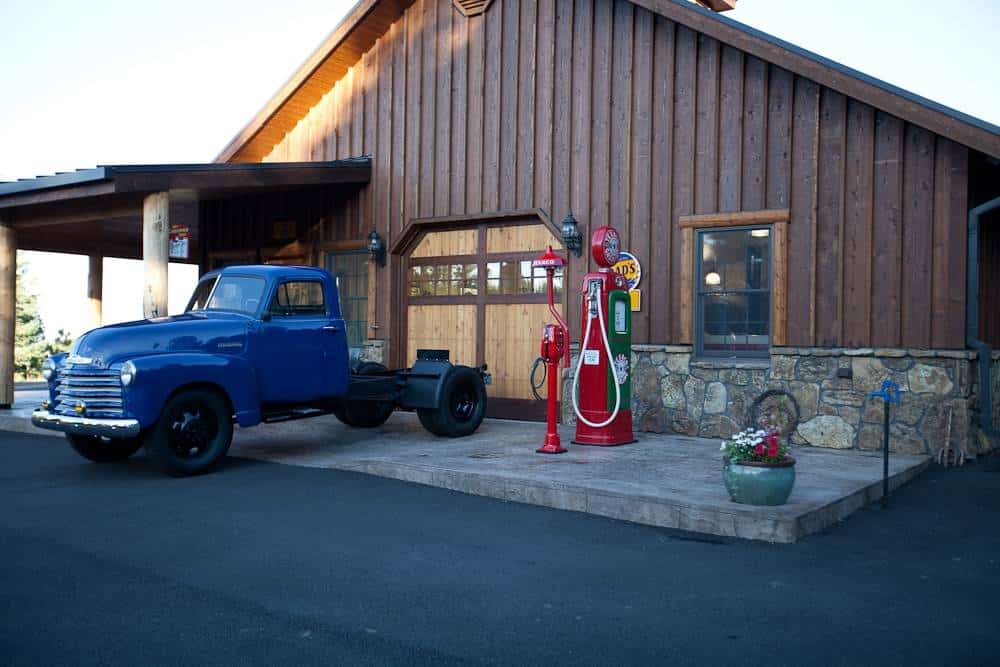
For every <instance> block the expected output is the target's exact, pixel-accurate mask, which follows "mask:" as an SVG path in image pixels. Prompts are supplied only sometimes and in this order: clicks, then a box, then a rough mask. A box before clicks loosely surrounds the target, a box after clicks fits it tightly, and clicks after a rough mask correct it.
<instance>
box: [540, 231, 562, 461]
mask: <svg viewBox="0 0 1000 667" xmlns="http://www.w3.org/2000/svg"><path fill="white" fill-rule="evenodd" d="M531 266H532V268H535V267H540V268H544V269H545V273H546V275H547V277H548V287H549V312H550V313H552V316H553V317H554V318H556V322H558V324H546V325H545V329H544V330H543V331H542V349H541V358H542V359H543V360H544V361H545V375H546V377H547V378H548V406H547V410H546V416H547V420H546V421H547V428H546V431H545V444H543V445H542V446H541V447H539V448H538V449H537V450H536V451H537V452H538V453H539V454H562V453H563V452H565V451H566V450H565V449H564V448H563V446H562V444H561V443H560V441H559V431H558V430H556V420H557V419H558V415H557V407H558V402H557V401H558V393H559V361H560V360H563V365H564V366H566V367H567V368H568V367H569V346H568V345H567V344H566V341H567V339H568V338H569V329H568V328H567V327H566V322H565V320H563V318H562V316H560V315H559V311H558V310H556V304H555V287H554V285H553V276H554V275H555V272H556V269H557V268H560V267H563V266H566V260H564V259H563V258H562V257H560V256H559V255H557V254H555V253H554V252H552V246H549V249H548V250H546V251H545V253H544V254H543V255H542V256H541V257H539V258H538V259H535V260H532V262H531Z"/></svg>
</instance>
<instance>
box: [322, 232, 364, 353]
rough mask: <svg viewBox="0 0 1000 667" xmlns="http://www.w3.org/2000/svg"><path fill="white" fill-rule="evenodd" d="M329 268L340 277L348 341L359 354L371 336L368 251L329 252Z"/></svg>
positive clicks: (352, 349) (342, 306) (341, 307)
mask: <svg viewBox="0 0 1000 667" xmlns="http://www.w3.org/2000/svg"><path fill="white" fill-rule="evenodd" d="M326 270H327V271H329V272H330V273H331V274H333V277H334V279H335V280H336V281H337V292H338V293H339V294H340V316H341V317H343V318H344V326H345V327H346V328H347V344H348V345H349V346H350V348H351V355H352V356H355V357H356V356H357V355H358V353H360V351H361V345H362V344H363V343H364V342H365V341H366V340H368V251H367V250H347V251H338V252H328V253H327V254H326Z"/></svg>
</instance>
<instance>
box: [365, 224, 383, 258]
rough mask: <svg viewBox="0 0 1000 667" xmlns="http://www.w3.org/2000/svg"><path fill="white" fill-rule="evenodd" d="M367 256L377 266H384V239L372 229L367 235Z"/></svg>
mask: <svg viewBox="0 0 1000 667" xmlns="http://www.w3.org/2000/svg"><path fill="white" fill-rule="evenodd" d="M368 257H369V259H371V260H373V261H374V262H376V263H377V264H378V265H379V266H385V241H383V240H382V237H381V236H379V235H378V232H377V231H375V230H374V229H373V230H372V233H371V234H369V235H368Z"/></svg>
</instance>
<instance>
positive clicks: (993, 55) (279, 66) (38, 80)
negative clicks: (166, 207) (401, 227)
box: [0, 0, 1000, 337]
mask: <svg viewBox="0 0 1000 667" xmlns="http://www.w3.org/2000/svg"><path fill="white" fill-rule="evenodd" d="M353 4H354V3H353V2H349V1H345V0H283V1H282V2H280V3H279V2H270V1H269V2H264V1H261V0H198V1H193V0H169V1H167V2H158V1H154V0H143V1H142V2H136V1H135V0H90V1H88V2H80V1H79V0H48V1H47V0H34V1H33V2H0V36H2V37H0V181H5V180H13V179H16V178H26V177H32V176H35V175H39V174H48V173H52V172H54V171H68V170H71V169H78V168H86V167H92V166H95V165H97V164H129V163H169V162H209V161H211V160H212V159H213V158H214V157H215V156H216V155H217V154H218V153H219V151H220V150H221V149H222V148H223V147H224V146H225V145H226V144H227V143H228V142H229V140H230V139H231V138H232V137H233V136H234V135H235V134H236V133H237V132H238V131H239V130H240V129H241V128H242V127H243V126H244V125H245V124H246V123H247V122H248V121H249V120H250V119H251V117H252V116H253V115H254V114H255V113H256V112H257V111H258V110H259V109H260V108H261V107H262V106H263V105H264V103H265V102H266V101H267V100H268V99H269V98H270V96H271V95H272V94H273V93H274V92H275V91H276V90H277V89H278V88H279V87H280V86H281V84H283V83H284V82H285V80H287V79H288V77H289V76H291V74H292V73H293V72H294V71H295V69H296V68H297V67H298V66H299V65H300V64H301V63H302V62H303V61H304V60H305V59H306V58H307V57H308V56H309V54H310V53H312V51H313V50H314V49H315V48H316V46H317V45H319V44H320V42H322V41H323V39H324V38H325V37H326V36H327V35H328V34H329V33H330V32H331V31H332V30H333V29H334V27H335V26H336V25H337V23H338V22H339V21H340V19H341V18H342V17H343V16H344V15H345V14H346V13H347V11H348V10H349V9H350V7H351V6H352V5H353ZM726 16H728V17H729V18H732V19H734V20H737V21H741V22H743V23H746V24H748V25H751V26H753V27H755V28H758V29H760V30H763V31H765V32H768V33H771V34H773V35H776V36H778V37H781V38H782V39H785V40H787V41H790V42H792V43H794V44H797V45H799V46H801V47H804V48H807V49H809V50H811V51H814V52H816V53H819V54H821V55H824V56H826V57H828V58H831V59H833V60H836V61H839V62H841V63H843V64H845V65H848V66H850V67H853V68H855V69H858V70H861V71H862V72H865V73H866V74H869V75H872V76H875V77H877V78H880V79H883V80H886V81H888V82H890V83H893V84H895V85H897V86H900V87H902V88H905V89H908V90H911V91H913V92H915V93H917V94H920V95H923V96H925V97H929V98H930V99H932V100H935V101H937V102H940V103H942V104H945V105H947V106H951V107H954V108H956V109H959V110H961V111H964V112H966V113H969V114H971V115H973V116H977V117H979V118H982V119H984V120H987V121H989V122H992V123H995V124H998V125H1000V74H998V73H997V69H996V63H997V61H998V56H1000V48H998V47H997V45H996V35H995V34H993V33H994V32H995V30H996V26H998V25H1000V0H878V1H873V0H837V2H819V1H818V0H816V1H812V2H809V1H805V0H739V2H738V8H737V9H736V10H735V11H731V12H727V13H726ZM19 261H27V262H28V265H29V271H30V275H31V282H32V284H33V286H34V289H35V291H36V293H38V295H39V305H40V308H41V310H42V318H43V321H44V323H45V327H46V333H47V335H48V336H49V337H52V336H54V335H55V333H56V331H57V330H58V329H60V328H63V329H66V330H68V331H70V333H72V334H74V335H78V334H79V333H82V331H84V330H86V328H87V327H88V324H89V323H88V322H87V320H86V313H87V310H86V299H85V297H86V272H87V261H86V258H84V257H80V256H68V255H46V254H41V253H21V255H20V257H19ZM196 279H197V271H196V270H194V269H193V268H192V267H190V266H179V267H173V268H172V269H171V275H170V287H171V289H170V291H171V296H170V310H171V312H176V311H178V310H181V309H183V306H184V304H185V303H186V295H187V293H189V292H190V290H191V288H192V287H193V284H194V282H195V280H196ZM141 284H142V271H141V265H140V264H139V263H138V262H132V261H127V260H113V261H112V260H110V259H109V260H106V263H105V267H104V311H105V318H104V319H105V322H106V323H110V322H115V321H124V320H130V319H137V318H139V317H141V315H142V299H141ZM77 286H78V289H77Z"/></svg>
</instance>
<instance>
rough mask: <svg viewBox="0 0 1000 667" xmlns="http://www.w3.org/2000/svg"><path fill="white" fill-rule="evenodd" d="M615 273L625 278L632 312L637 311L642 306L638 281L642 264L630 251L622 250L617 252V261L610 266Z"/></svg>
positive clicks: (640, 278)
mask: <svg viewBox="0 0 1000 667" xmlns="http://www.w3.org/2000/svg"><path fill="white" fill-rule="evenodd" d="M611 268H612V269H613V270H614V271H615V273H617V274H618V275H620V276H621V277H622V278H624V279H625V282H626V283H627V284H628V295H629V298H630V299H631V300H632V312H636V311H638V310H639V309H640V308H641V307H642V294H641V293H640V292H639V281H640V280H642V264H640V263H639V260H638V259H637V258H636V256H635V255H633V254H632V253H630V252H626V251H624V250H622V251H621V252H620V253H619V254H618V261H617V262H616V263H615V265H614V266H613V267H611Z"/></svg>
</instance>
